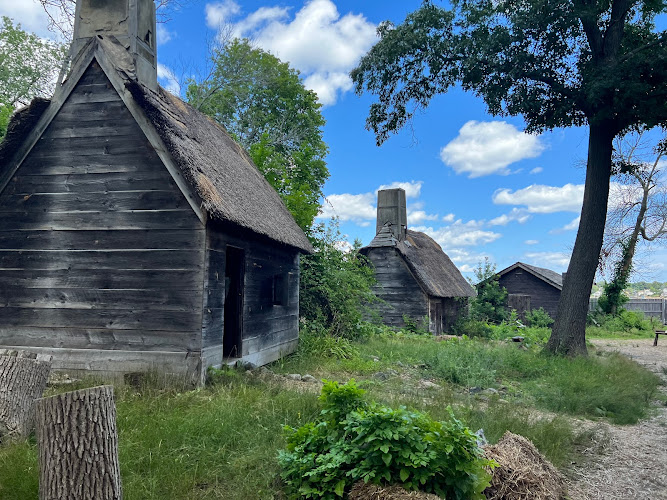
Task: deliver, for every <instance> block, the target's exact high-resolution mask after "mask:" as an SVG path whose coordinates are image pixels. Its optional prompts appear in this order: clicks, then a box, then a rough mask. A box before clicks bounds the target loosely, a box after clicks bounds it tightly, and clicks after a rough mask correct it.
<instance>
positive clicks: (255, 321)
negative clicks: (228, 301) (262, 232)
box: [203, 227, 299, 357]
mask: <svg viewBox="0 0 667 500" xmlns="http://www.w3.org/2000/svg"><path fill="white" fill-rule="evenodd" d="M207 241H208V244H207V251H208V261H209V269H208V285H207V290H206V303H205V315H206V318H205V322H204V329H203V338H204V347H205V348H206V347H210V346H212V345H222V334H223V331H224V325H223V319H224V310H223V305H224V276H225V269H224V260H225V252H226V248H227V245H231V246H234V247H238V248H242V249H243V250H244V251H245V283H244V292H245V294H244V299H243V339H242V343H241V353H242V356H244V357H245V356H250V355H254V354H256V353H259V352H262V351H264V350H268V349H276V348H279V347H280V346H282V345H285V346H287V345H292V344H293V342H294V341H295V340H296V339H298V337H299V254H298V253H297V252H296V251H295V250H290V249H287V248H285V247H282V246H278V245H272V244H270V243H268V242H265V241H258V240H256V239H253V238H239V237H238V236H235V235H233V234H231V232H226V231H224V230H221V229H218V228H212V227H209V231H208V238H207ZM278 274H281V275H287V276H288V280H289V284H288V287H289V298H288V305H274V304H273V293H272V291H273V277H274V276H275V275H278Z"/></svg>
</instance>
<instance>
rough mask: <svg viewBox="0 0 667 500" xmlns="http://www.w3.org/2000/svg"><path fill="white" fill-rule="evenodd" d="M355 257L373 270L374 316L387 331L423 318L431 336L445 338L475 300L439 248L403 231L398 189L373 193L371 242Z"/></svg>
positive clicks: (404, 219) (402, 202) (415, 233)
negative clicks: (360, 257) (375, 202)
mask: <svg viewBox="0 0 667 500" xmlns="http://www.w3.org/2000/svg"><path fill="white" fill-rule="evenodd" d="M360 252H361V253H362V254H363V255H365V256H366V257H367V258H368V260H369V261H370V262H371V264H372V265H373V267H374V269H375V276H376V278H377V281H378V284H377V286H376V287H375V292H376V294H377V296H378V297H379V298H380V299H381V302H380V303H379V305H378V306H377V310H378V312H379V314H380V315H381V317H382V321H383V322H384V323H385V324H387V325H390V326H396V327H401V326H404V323H405V322H404V317H408V318H410V320H412V321H415V322H417V323H418V324H419V323H421V321H422V320H423V319H424V318H426V322H427V324H428V329H429V331H430V332H432V333H433V334H436V335H437V334H441V333H444V332H446V331H448V330H449V329H450V327H451V326H452V325H453V324H454V322H455V321H456V320H457V319H458V317H459V315H460V313H461V311H462V309H463V308H465V307H467V300H468V298H470V297H473V296H474V295H475V291H474V289H473V288H472V287H471V286H470V284H469V283H468V282H467V281H466V280H465V278H464V277H463V276H462V275H461V272H460V271H459V270H458V268H457V267H456V266H455V265H454V263H453V262H452V261H451V259H450V258H449V257H448V256H447V254H446V253H445V252H443V251H442V248H440V245H438V244H437V243H436V242H435V241H434V240H433V239H432V238H431V237H429V236H427V235H426V234H424V233H420V232H418V231H412V230H410V229H408V227H407V211H406V200H405V191H404V190H403V189H385V190H381V191H379V192H378V205H377V225H376V236H375V238H373V240H372V241H371V242H370V243H369V245H368V246H366V247H364V248H362V249H361V250H360Z"/></svg>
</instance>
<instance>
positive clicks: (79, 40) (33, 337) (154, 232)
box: [0, 0, 311, 378]
mask: <svg viewBox="0 0 667 500" xmlns="http://www.w3.org/2000/svg"><path fill="white" fill-rule="evenodd" d="M76 15H77V17H76V22H75V33H74V43H73V45H72V55H73V59H72V63H71V70H70V71H69V76H67V78H66V79H65V80H64V82H62V83H61V84H59V85H58V88H57V90H56V92H55V94H54V96H53V98H52V99H51V100H44V99H38V100H35V101H33V103H32V104H31V106H29V107H28V108H25V109H23V110H20V111H19V112H17V113H16V114H15V116H14V117H13V119H12V122H11V124H10V126H9V130H8V134H7V137H6V140H5V142H4V143H2V144H1V145H0V211H1V212H2V214H1V217H0V347H2V348H15V347H20V348H30V349H33V350H36V351H46V352H48V353H50V354H52V355H53V356H54V367H55V368H59V369H69V370H73V369H81V370H88V371H100V372H134V371H144V370H149V369H158V370H161V371H166V372H172V373H187V374H189V375H192V376H194V377H195V378H200V377H202V376H203V374H204V373H205V369H206V367H208V366H219V365H221V364H222V363H223V362H225V361H226V360H234V359H239V358H242V359H243V360H247V361H250V362H253V363H256V364H264V363H267V362H270V361H273V360H275V359H277V358H279V357H280V356H281V355H284V354H286V353H289V352H291V351H293V350H294V349H295V347H296V345H297V342H298V330H299V327H298V325H299V323H298V312H299V311H298V308H299V286H298V282H299V254H300V253H301V252H309V251H311V246H310V243H309V241H308V239H307V238H306V236H305V235H304V233H303V232H302V231H301V229H300V228H299V227H298V225H297V224H296V222H295V221H294V219H293V218H292V216H291V215H290V213H289V212H288V210H287V209H286V207H285V205H284V204H283V202H282V200H281V199H280V197H279V196H278V194H277V193H276V192H275V190H274V189H273V188H272V187H271V186H270V185H269V184H268V182H267V181H266V180H265V179H264V178H263V176H262V175H261V173H260V172H259V171H258V170H257V168H256V167H255V166H254V165H253V163H252V161H251V160H250V158H249V157H248V155H247V154H246V152H245V151H244V150H243V149H242V148H241V147H240V146H239V145H238V144H236V143H235V142H234V141H233V140H232V139H231V138H230V137H229V135H228V134H227V133H226V132H225V130H224V129H223V128H222V127H220V126H219V125H217V124H215V123H214V122H213V121H212V120H211V119H210V118H208V117H206V116H205V115H203V114H201V113H200V112H198V111H196V110H195V109H193V108H192V107H190V106H189V105H187V104H185V103H184V102H182V101H181V100H180V99H178V98H177V97H175V96H173V95H171V94H169V93H168V92H166V91H165V90H164V89H162V88H160V87H159V86H158V84H157V77H156V70H155V66H156V59H155V41H154V33H155V11H154V6H153V2H152V0H113V1H109V2H99V1H97V0H79V2H78V3H77V11H76ZM142 30H144V31H142ZM151 30H152V31H151Z"/></svg>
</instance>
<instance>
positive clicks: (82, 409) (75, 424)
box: [36, 386, 122, 500]
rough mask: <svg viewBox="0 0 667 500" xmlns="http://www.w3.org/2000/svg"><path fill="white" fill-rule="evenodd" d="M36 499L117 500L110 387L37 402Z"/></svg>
mask: <svg viewBox="0 0 667 500" xmlns="http://www.w3.org/2000/svg"><path fill="white" fill-rule="evenodd" d="M36 413H37V440H38V447H39V498H40V500H61V499H62V500H65V499H67V500H69V499H74V498H76V499H77V500H119V499H121V498H122V488H121V480H120V467H119V463H118V434H117V430H116V404H115V402H114V395H113V387H112V386H101V387H93V388H91V389H83V390H80V391H74V392H67V393H65V394H60V395H58V396H54V397H51V398H44V399H39V400H37V412H36Z"/></svg>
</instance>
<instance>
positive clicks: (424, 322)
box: [403, 314, 431, 335]
mask: <svg viewBox="0 0 667 500" xmlns="http://www.w3.org/2000/svg"><path fill="white" fill-rule="evenodd" d="M403 324H404V326H403V329H404V330H406V331H407V332H409V333H413V334H415V335H430V333H431V332H429V331H428V317H427V316H424V317H423V318H422V319H421V320H417V319H415V318H412V317H410V316H408V315H407V314H404V315H403Z"/></svg>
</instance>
